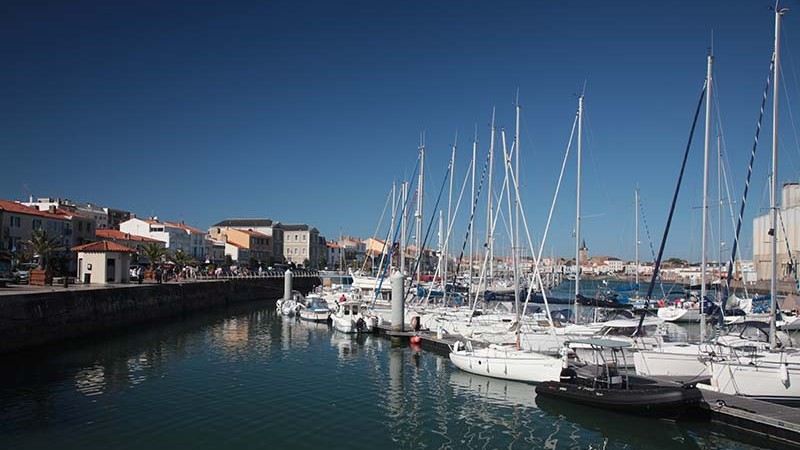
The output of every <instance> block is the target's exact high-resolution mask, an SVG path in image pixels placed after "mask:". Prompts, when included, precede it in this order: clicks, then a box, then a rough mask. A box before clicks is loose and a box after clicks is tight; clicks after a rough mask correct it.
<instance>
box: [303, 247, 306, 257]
mask: <svg viewBox="0 0 800 450" xmlns="http://www.w3.org/2000/svg"><path fill="white" fill-rule="evenodd" d="M303 254H304V255H305V254H306V249H305V247H303Z"/></svg>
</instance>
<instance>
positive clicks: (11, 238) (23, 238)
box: [0, 200, 83, 254]
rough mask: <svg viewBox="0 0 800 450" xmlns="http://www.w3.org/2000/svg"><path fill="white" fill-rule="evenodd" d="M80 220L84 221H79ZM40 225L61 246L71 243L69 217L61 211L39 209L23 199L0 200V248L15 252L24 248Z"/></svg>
mask: <svg viewBox="0 0 800 450" xmlns="http://www.w3.org/2000/svg"><path fill="white" fill-rule="evenodd" d="M82 223H83V222H82ZM38 229H42V230H45V231H46V232H47V234H48V235H49V236H51V237H57V238H59V242H60V244H61V245H62V246H64V248H70V247H71V244H72V238H73V233H72V221H71V220H70V217H68V216H65V215H64V214H57V213H56V210H55V208H52V211H47V210H46V211H40V210H39V209H38V208H36V207H32V206H26V205H23V204H22V203H18V202H12V201H8V200H0V251H4V252H10V253H12V254H13V253H16V252H21V251H22V250H23V246H24V243H25V242H27V241H29V240H30V239H31V233H32V232H33V230H38Z"/></svg>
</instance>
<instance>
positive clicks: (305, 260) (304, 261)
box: [303, 258, 311, 269]
mask: <svg viewBox="0 0 800 450" xmlns="http://www.w3.org/2000/svg"><path fill="white" fill-rule="evenodd" d="M310 265H311V261H309V260H308V258H306V259H304V260H303V267H304V268H306V269H308V268H309V266H310Z"/></svg>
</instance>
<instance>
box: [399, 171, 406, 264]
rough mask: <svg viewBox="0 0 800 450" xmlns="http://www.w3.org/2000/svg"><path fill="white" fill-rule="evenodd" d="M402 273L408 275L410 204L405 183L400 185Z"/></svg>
mask: <svg viewBox="0 0 800 450" xmlns="http://www.w3.org/2000/svg"><path fill="white" fill-rule="evenodd" d="M400 201H401V205H403V206H402V208H401V209H400V273H402V274H405V273H406V226H407V225H406V222H407V221H406V217H407V211H406V204H408V203H407V202H408V182H407V181H404V182H403V184H401V185H400Z"/></svg>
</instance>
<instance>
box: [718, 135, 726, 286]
mask: <svg viewBox="0 0 800 450" xmlns="http://www.w3.org/2000/svg"><path fill="white" fill-rule="evenodd" d="M717 207H718V210H717V236H719V246H718V247H717V249H718V254H719V255H718V257H717V273H718V276H717V279H718V280H719V283H720V284H719V288H720V289H722V246H723V245H725V243H724V242H722V145H721V142H720V134H719V132H717ZM717 292H719V290H718V291H717ZM717 300H719V299H717Z"/></svg>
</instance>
